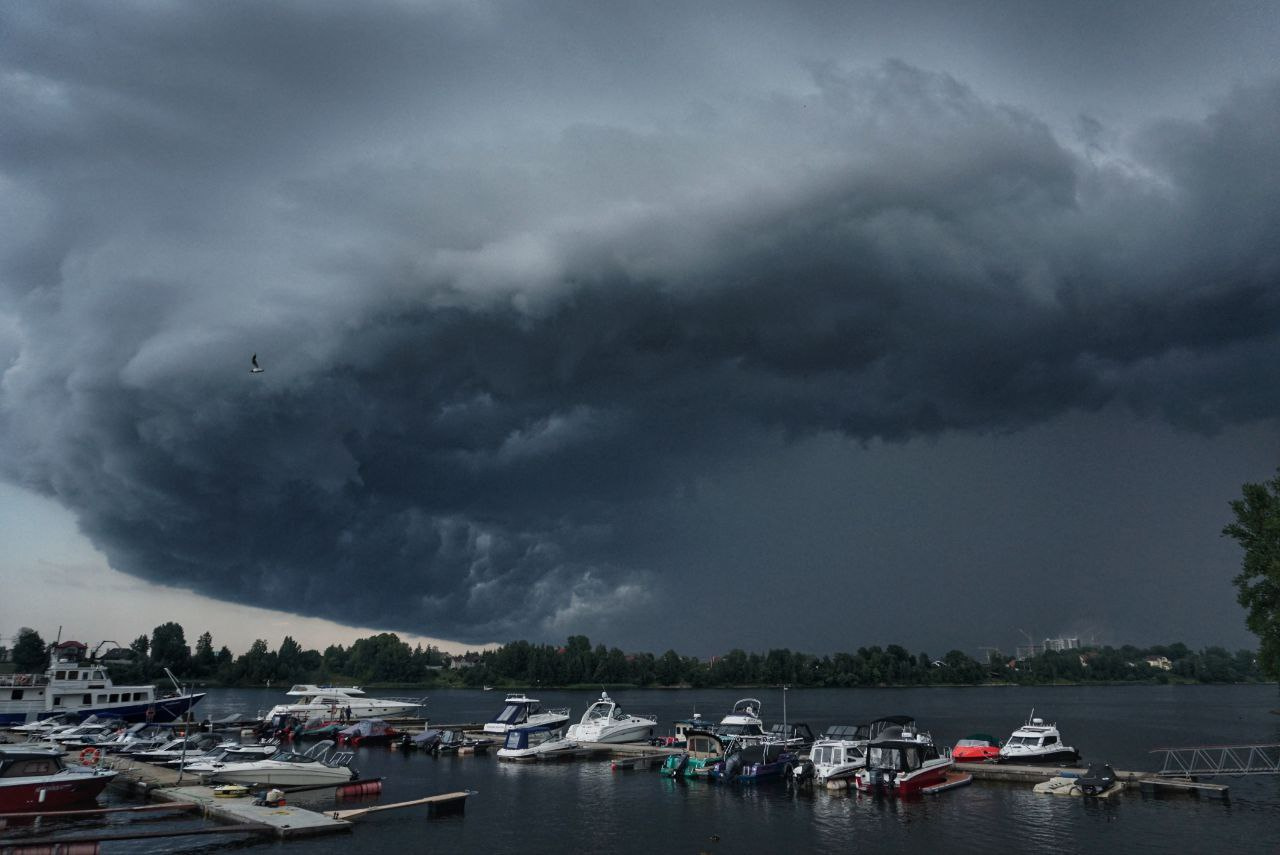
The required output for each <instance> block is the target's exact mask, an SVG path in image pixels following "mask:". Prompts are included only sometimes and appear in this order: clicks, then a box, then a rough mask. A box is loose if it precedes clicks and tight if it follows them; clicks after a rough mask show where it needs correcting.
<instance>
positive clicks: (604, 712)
mask: <svg viewBox="0 0 1280 855" xmlns="http://www.w3.org/2000/svg"><path fill="white" fill-rule="evenodd" d="M587 718H588V719H591V720H592V721H597V720H599V719H602V718H622V710H620V709H618V708H617V707H615V706H614V705H613V704H611V703H608V702H607V701H596V702H595V703H594V704H592V705H591V709H589V710H587Z"/></svg>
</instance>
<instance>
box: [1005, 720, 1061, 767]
mask: <svg viewBox="0 0 1280 855" xmlns="http://www.w3.org/2000/svg"><path fill="white" fill-rule="evenodd" d="M1079 759H1080V752H1078V751H1076V750H1075V749H1074V748H1072V747H1071V746H1069V745H1063V744H1062V737H1061V735H1060V734H1059V733H1058V726H1057V725H1056V724H1045V723H1044V719H1042V718H1036V711H1035V710H1032V711H1031V715H1030V716H1029V717H1028V718H1027V723H1026V724H1024V725H1023V726H1022V727H1020V728H1018V729H1017V730H1015V731H1014V732H1013V735H1012V736H1010V737H1009V741H1008V742H1006V743H1005V744H1004V745H1003V746H1002V747H1001V748H1000V753H999V754H998V755H996V762H997V763H1075V762H1076V761H1078V760H1079Z"/></svg>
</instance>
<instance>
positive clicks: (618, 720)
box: [565, 692, 658, 742]
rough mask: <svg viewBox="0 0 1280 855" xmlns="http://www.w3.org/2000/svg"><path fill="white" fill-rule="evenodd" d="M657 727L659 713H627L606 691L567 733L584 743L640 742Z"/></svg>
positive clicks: (568, 735) (570, 737)
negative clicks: (656, 714) (655, 714)
mask: <svg viewBox="0 0 1280 855" xmlns="http://www.w3.org/2000/svg"><path fill="white" fill-rule="evenodd" d="M657 726H658V717H657V716H653V715H628V714H627V713H625V712H623V711H622V707H620V706H619V705H618V703H617V702H616V701H614V700H613V699H612V698H610V697H609V695H608V693H607V692H601V693H600V700H598V701H596V702H595V703H594V704H592V705H591V706H590V707H588V708H587V711H586V712H585V713H583V715H582V721H580V722H578V723H577V724H575V725H571V726H570V727H569V730H568V732H567V733H565V736H566V738H568V739H573V740H578V741H581V742H639V741H641V740H645V739H650V738H652V737H653V731H654V728H656V727H657Z"/></svg>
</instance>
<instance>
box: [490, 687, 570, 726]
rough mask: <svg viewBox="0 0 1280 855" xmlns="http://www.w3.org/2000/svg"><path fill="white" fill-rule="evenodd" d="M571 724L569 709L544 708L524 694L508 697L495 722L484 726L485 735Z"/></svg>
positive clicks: (536, 700)
mask: <svg viewBox="0 0 1280 855" xmlns="http://www.w3.org/2000/svg"><path fill="white" fill-rule="evenodd" d="M568 723H569V710H568V708H567V707H566V708H562V709H546V710H544V709H543V708H542V701H540V700H538V699H537V698H530V697H527V696H525V695H524V694H523V693H518V694H510V695H507V701H506V703H505V704H504V705H503V707H502V712H500V713H498V714H497V715H496V716H495V717H494V719H493V721H491V722H488V723H487V724H485V726H484V732H485V733H501V734H506V733H507V732H508V731H510V730H514V729H515V728H517V727H550V728H559V727H563V726H564V725H566V724H568Z"/></svg>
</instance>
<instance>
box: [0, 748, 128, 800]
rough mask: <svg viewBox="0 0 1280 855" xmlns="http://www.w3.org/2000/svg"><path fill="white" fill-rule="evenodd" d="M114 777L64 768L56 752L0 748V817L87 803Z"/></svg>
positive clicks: (106, 772) (99, 771)
mask: <svg viewBox="0 0 1280 855" xmlns="http://www.w3.org/2000/svg"><path fill="white" fill-rule="evenodd" d="M117 774H119V773H118V772H114V771H110V770H107V769H86V768H82V767H79V766H77V767H74V768H73V767H68V766H65V765H63V762H62V752H61V751H59V750H57V749H51V748H31V747H28V746H25V745H4V746H0V813H23V812H26V811H32V810H42V811H47V810H56V809H59V808H63V807H67V806H69V805H75V804H80V803H82V802H91V801H93V800H94V799H96V798H97V797H98V794H99V793H101V792H102V791H103V789H105V788H106V786H107V784H109V783H111V781H112V779H114V778H115V776H116V775H117Z"/></svg>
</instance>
